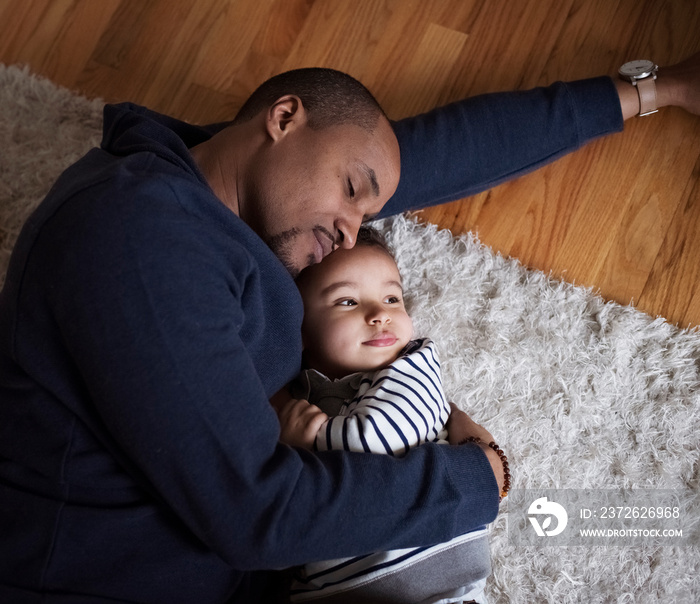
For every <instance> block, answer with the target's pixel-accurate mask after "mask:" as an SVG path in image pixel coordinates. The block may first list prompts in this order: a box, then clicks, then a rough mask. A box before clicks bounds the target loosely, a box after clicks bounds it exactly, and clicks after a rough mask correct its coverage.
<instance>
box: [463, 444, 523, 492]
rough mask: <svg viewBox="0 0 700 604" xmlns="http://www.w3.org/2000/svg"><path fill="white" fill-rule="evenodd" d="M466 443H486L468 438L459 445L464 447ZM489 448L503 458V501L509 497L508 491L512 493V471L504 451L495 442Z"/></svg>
mask: <svg viewBox="0 0 700 604" xmlns="http://www.w3.org/2000/svg"><path fill="white" fill-rule="evenodd" d="M466 443H476V444H484V441H483V440H481V439H480V438H479V437H478V436H468V437H467V438H465V439H464V440H461V441H459V443H457V444H460V445H464V444H466ZM489 447H491V448H492V449H493V450H494V451H495V452H496V453H497V454H498V457H500V458H501V463H502V464H503V489H502V490H501V499H503V498H504V497H505V496H506V495H508V491H510V469H509V467H508V458H507V457H506V454H505V453H504V452H503V449H501V447H499V446H498V445H497V444H496V443H495V442H493V441H491V442H490V443H489Z"/></svg>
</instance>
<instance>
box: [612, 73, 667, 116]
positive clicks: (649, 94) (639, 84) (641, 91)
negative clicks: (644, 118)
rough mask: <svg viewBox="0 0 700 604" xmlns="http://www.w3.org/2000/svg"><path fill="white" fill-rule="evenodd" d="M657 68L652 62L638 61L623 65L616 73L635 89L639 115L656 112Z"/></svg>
mask: <svg viewBox="0 0 700 604" xmlns="http://www.w3.org/2000/svg"><path fill="white" fill-rule="evenodd" d="M658 70H659V66H658V65H657V64H656V63H654V61H647V60H646V59H639V60H637V61H630V62H629V63H625V64H624V65H623V66H622V67H620V69H619V70H618V73H619V74H620V77H621V78H622V79H623V80H626V81H627V82H629V83H630V84H632V86H635V87H636V88H637V94H638V95H639V115H649V114H650V113H656V112H657V111H658V109H657V107H656V82H655V81H654V80H656V72H657V71H658Z"/></svg>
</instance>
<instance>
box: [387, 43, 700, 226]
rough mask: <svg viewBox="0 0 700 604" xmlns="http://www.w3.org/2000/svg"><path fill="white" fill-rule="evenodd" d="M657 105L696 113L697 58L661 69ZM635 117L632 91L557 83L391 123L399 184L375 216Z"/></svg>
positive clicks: (467, 190) (547, 158) (455, 194)
mask: <svg viewBox="0 0 700 604" xmlns="http://www.w3.org/2000/svg"><path fill="white" fill-rule="evenodd" d="M657 96H658V105H659V107H667V106H678V107H681V108H683V109H685V110H687V111H689V112H691V113H694V114H700V53H698V54H695V55H693V56H691V57H690V58H688V59H687V60H685V61H683V62H681V63H678V64H676V65H671V66H668V67H663V66H662V67H661V68H660V69H659V74H658V78H657ZM638 112H639V100H638V96H637V92H636V90H635V88H634V87H633V86H632V85H631V84H629V83H627V82H623V81H619V80H618V79H615V80H613V79H611V78H609V77H601V78H593V79H589V80H580V81H576V82H569V83H562V82H558V83H555V84H553V85H551V86H549V87H546V88H535V89H533V90H528V91H523V92H506V93H494V94H485V95H481V96H476V97H472V98H468V99H465V100H463V101H459V102H457V103H453V104H451V105H447V106H445V107H441V108H438V109H434V110H433V111H430V112H428V113H425V114H422V115H419V116H416V117H410V118H406V119H403V120H400V121H398V122H395V123H394V130H395V132H396V136H397V138H398V140H399V145H400V148H401V180H400V181H399V187H398V189H397V191H396V193H395V194H394V196H393V197H392V198H391V199H390V200H389V202H388V203H387V204H386V206H384V209H383V210H382V212H381V214H380V216H389V215H392V214H398V213H400V212H403V211H406V210H416V209H420V208H424V207H428V206H433V205H437V204H441V203H446V202H448V201H454V200H456V199H461V198H464V197H468V196H470V195H474V194H476V193H479V192H481V191H484V190H486V189H489V188H491V187H494V186H496V185H498V184H500V183H502V182H505V181H507V180H511V179H513V178H517V177H518V176H521V175H523V174H526V173H528V172H531V171H533V170H535V169H537V168H539V167H541V166H544V165H546V164H548V163H550V162H552V161H554V160H556V159H558V158H559V157H561V156H563V155H565V154H567V153H570V152H571V151H575V150H576V149H578V148H580V147H581V146H582V145H585V144H586V143H588V142H590V141H592V140H595V139H596V138H599V137H601V136H605V135H608V134H612V133H615V132H619V131H621V130H622V127H623V123H624V120H625V119H628V118H630V117H632V116H634V115H636V114H637V113H638Z"/></svg>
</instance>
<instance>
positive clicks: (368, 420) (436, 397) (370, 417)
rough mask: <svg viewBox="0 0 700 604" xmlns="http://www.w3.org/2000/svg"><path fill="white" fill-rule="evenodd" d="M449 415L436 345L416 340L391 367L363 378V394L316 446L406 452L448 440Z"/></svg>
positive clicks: (322, 432)
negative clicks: (413, 448) (429, 443)
mask: <svg viewBox="0 0 700 604" xmlns="http://www.w3.org/2000/svg"><path fill="white" fill-rule="evenodd" d="M449 415H450V407H449V405H448V403H447V401H446V400H445V393H444V392H443V389H442V380H441V377H440V363H439V361H438V358H437V354H436V352H435V345H434V343H433V342H432V341H431V340H428V339H425V340H416V341H414V342H412V343H411V345H410V348H409V350H408V351H407V352H406V353H404V354H403V355H402V356H400V357H399V358H398V359H397V360H396V361H394V362H393V363H392V364H391V365H389V366H388V367H385V368H384V369H381V370H379V371H377V372H376V373H374V374H366V375H365V376H363V378H362V381H361V382H360V387H359V390H358V392H357V395H356V396H355V397H354V398H353V399H352V401H351V402H350V403H349V404H348V405H345V406H344V407H343V409H341V412H340V415H337V416H336V417H332V418H330V419H329V420H328V421H327V422H326V423H325V424H324V425H323V426H322V427H321V430H320V431H319V433H318V435H317V437H316V449H317V450H319V451H327V450H332V449H344V450H346V451H359V452H366V453H384V454H386V455H404V454H405V453H407V452H408V450H409V449H411V448H412V447H416V446H418V445H420V444H422V443H424V442H435V441H440V440H444V439H445V437H446V432H445V424H446V422H447V418H448V417H449Z"/></svg>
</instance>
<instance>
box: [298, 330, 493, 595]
mask: <svg viewBox="0 0 700 604" xmlns="http://www.w3.org/2000/svg"><path fill="white" fill-rule="evenodd" d="M294 396H295V397H296V398H306V399H307V400H308V401H309V402H311V403H313V404H316V405H318V406H319V407H321V409H323V410H324V411H325V412H326V413H328V414H333V415H334V417H330V418H329V419H328V421H326V422H325V423H324V425H323V426H322V427H321V429H320V430H319V432H318V434H317V436H316V442H315V448H316V449H317V450H319V451H325V450H331V449H343V450H346V451H356V452H367V453H381V454H386V455H397V456H398V455H403V454H405V453H407V452H408V450H409V449H411V448H413V447H416V446H418V445H420V444H422V443H425V442H439V443H446V442H447V441H446V439H447V431H446V429H445V425H446V423H447V418H448V417H449V414H450V407H449V404H448V402H447V400H446V399H445V394H444V391H443V388H442V379H441V375H440V363H439V360H438V357H437V354H436V351H435V344H434V343H433V342H432V341H431V340H429V339H423V340H414V341H412V342H410V343H409V344H408V346H407V347H406V348H405V349H404V351H402V354H401V355H400V356H399V358H398V359H397V360H396V361H394V362H393V363H391V364H390V365H389V366H387V367H385V368H383V369H381V370H379V371H376V372H373V373H364V374H353V375H351V376H348V377H346V378H343V379H341V380H335V381H331V380H329V379H328V378H326V377H325V376H323V375H321V374H320V373H318V372H316V371H314V370H308V371H306V372H304V374H303V376H302V379H301V381H300V382H299V383H298V386H297V388H296V389H295V391H294ZM485 534H486V530H485V529H482V530H478V531H474V532H471V533H468V534H466V535H461V536H459V537H456V538H455V539H453V540H452V541H450V542H448V543H443V544H440V545H435V546H432V547H421V548H409V549H401V550H393V551H389V552H380V553H375V554H369V555H365V556H358V557H354V558H343V559H338V560H328V561H322V562H316V563H311V564H307V565H306V566H304V567H303V568H302V569H300V570H299V572H297V573H296V577H295V581H294V583H293V585H292V591H291V600H292V602H302V601H311V600H323V599H324V598H330V599H333V598H334V597H339V596H340V597H341V599H342V594H343V593H348V592H350V591H351V590H352V596H351V598H356V597H361V596H362V591H355V590H358V589H359V590H362V589H363V586H367V585H369V584H372V583H375V584H376V582H377V581H381V579H382V578H383V577H389V576H392V577H393V578H395V576H396V573H397V572H399V571H401V572H408V574H407V576H406V580H405V581H402V582H401V586H402V588H404V587H405V589H406V593H407V599H406V601H409V600H411V598H410V597H408V595H409V593H411V592H414V587H415V586H412V585H411V582H410V569H411V567H413V566H414V565H415V564H417V563H423V562H425V563H428V564H430V562H429V560H430V559H433V560H434V561H436V560H438V559H439V558H440V556H439V554H440V553H441V552H444V551H445V550H453V549H454V548H456V547H460V546H461V545H463V544H467V543H469V542H472V541H475V540H478V539H485ZM482 548H483V544H482ZM487 566H488V565H487ZM439 570H440V569H436V572H439ZM482 574H483V572H482ZM486 574H488V572H487V573H486ZM479 578H480V577H479ZM461 586H462V585H461V583H460V584H459V585H454V586H450V585H447V586H446V587H447V588H455V589H457V588H460V587H461ZM443 587H444V586H443ZM355 601H359V600H355Z"/></svg>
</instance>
